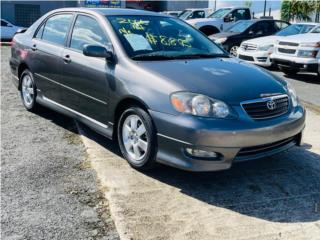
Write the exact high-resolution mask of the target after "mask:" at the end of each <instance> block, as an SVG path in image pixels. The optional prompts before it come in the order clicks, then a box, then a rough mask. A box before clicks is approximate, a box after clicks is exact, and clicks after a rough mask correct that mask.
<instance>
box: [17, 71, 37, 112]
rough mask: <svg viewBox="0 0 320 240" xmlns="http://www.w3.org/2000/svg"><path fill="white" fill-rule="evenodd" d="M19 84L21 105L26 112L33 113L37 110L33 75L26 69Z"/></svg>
mask: <svg viewBox="0 0 320 240" xmlns="http://www.w3.org/2000/svg"><path fill="white" fill-rule="evenodd" d="M20 82H21V86H20V96H21V100H22V103H23V105H24V106H25V108H26V109H27V110H28V111H35V110H36V108H37V103H36V94H37V88H36V85H35V83H34V79H33V74H32V73H31V72H30V71H29V70H28V69H26V70H24V71H23V72H22V74H21V77H20Z"/></svg>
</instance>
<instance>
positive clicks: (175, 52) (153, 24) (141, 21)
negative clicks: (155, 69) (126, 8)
mask: <svg viewBox="0 0 320 240" xmlns="http://www.w3.org/2000/svg"><path fill="white" fill-rule="evenodd" d="M107 18H108V20H109V21H110V23H111V25H112V27H113V29H114V30H115V32H116V34H117V36H118V37H119V39H120V41H121V43H122V45H123V47H124V49H125V51H126V52H127V54H128V56H129V57H130V58H132V59H136V60H137V59H139V60H150V59H155V60H161V59H174V58H175V59H178V58H186V59H188V58H204V57H217V56H227V55H226V54H225V52H224V51H223V50H221V49H220V48H219V47H218V46H217V45H216V44H215V43H213V42H212V41H210V40H209V39H208V38H206V37H205V36H204V35H202V34H201V33H200V32H198V31H197V30H195V29H194V28H192V27H191V26H189V25H188V24H187V23H185V22H183V21H181V20H179V19H175V18H169V17H160V16H159V17H158V16H108V17H107Z"/></svg>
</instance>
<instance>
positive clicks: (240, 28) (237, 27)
mask: <svg viewBox="0 0 320 240" xmlns="http://www.w3.org/2000/svg"><path fill="white" fill-rule="evenodd" d="M252 24H254V22H253V21H238V22H237V23H235V24H234V25H233V26H232V27H231V28H229V29H227V30H226V32H237V33H242V32H244V31H245V30H247V29H248V28H249V27H250V26H251V25H252Z"/></svg>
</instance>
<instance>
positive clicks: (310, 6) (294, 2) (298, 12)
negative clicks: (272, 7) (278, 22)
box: [281, 0, 319, 21]
mask: <svg viewBox="0 0 320 240" xmlns="http://www.w3.org/2000/svg"><path fill="white" fill-rule="evenodd" d="M314 2H319V0H315V1H308V0H291V1H290V0H284V1H283V2H282V6H281V18H282V19H283V20H286V21H291V20H300V21H311V17H310V15H311V14H312V13H313V12H314V11H315V3H314Z"/></svg>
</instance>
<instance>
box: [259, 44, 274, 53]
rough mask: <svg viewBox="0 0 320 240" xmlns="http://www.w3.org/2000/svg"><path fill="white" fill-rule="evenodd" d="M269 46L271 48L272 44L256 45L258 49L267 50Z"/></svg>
mask: <svg viewBox="0 0 320 240" xmlns="http://www.w3.org/2000/svg"><path fill="white" fill-rule="evenodd" d="M270 48H273V44H268V45H263V46H260V47H258V50H259V51H268V50H270Z"/></svg>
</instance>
